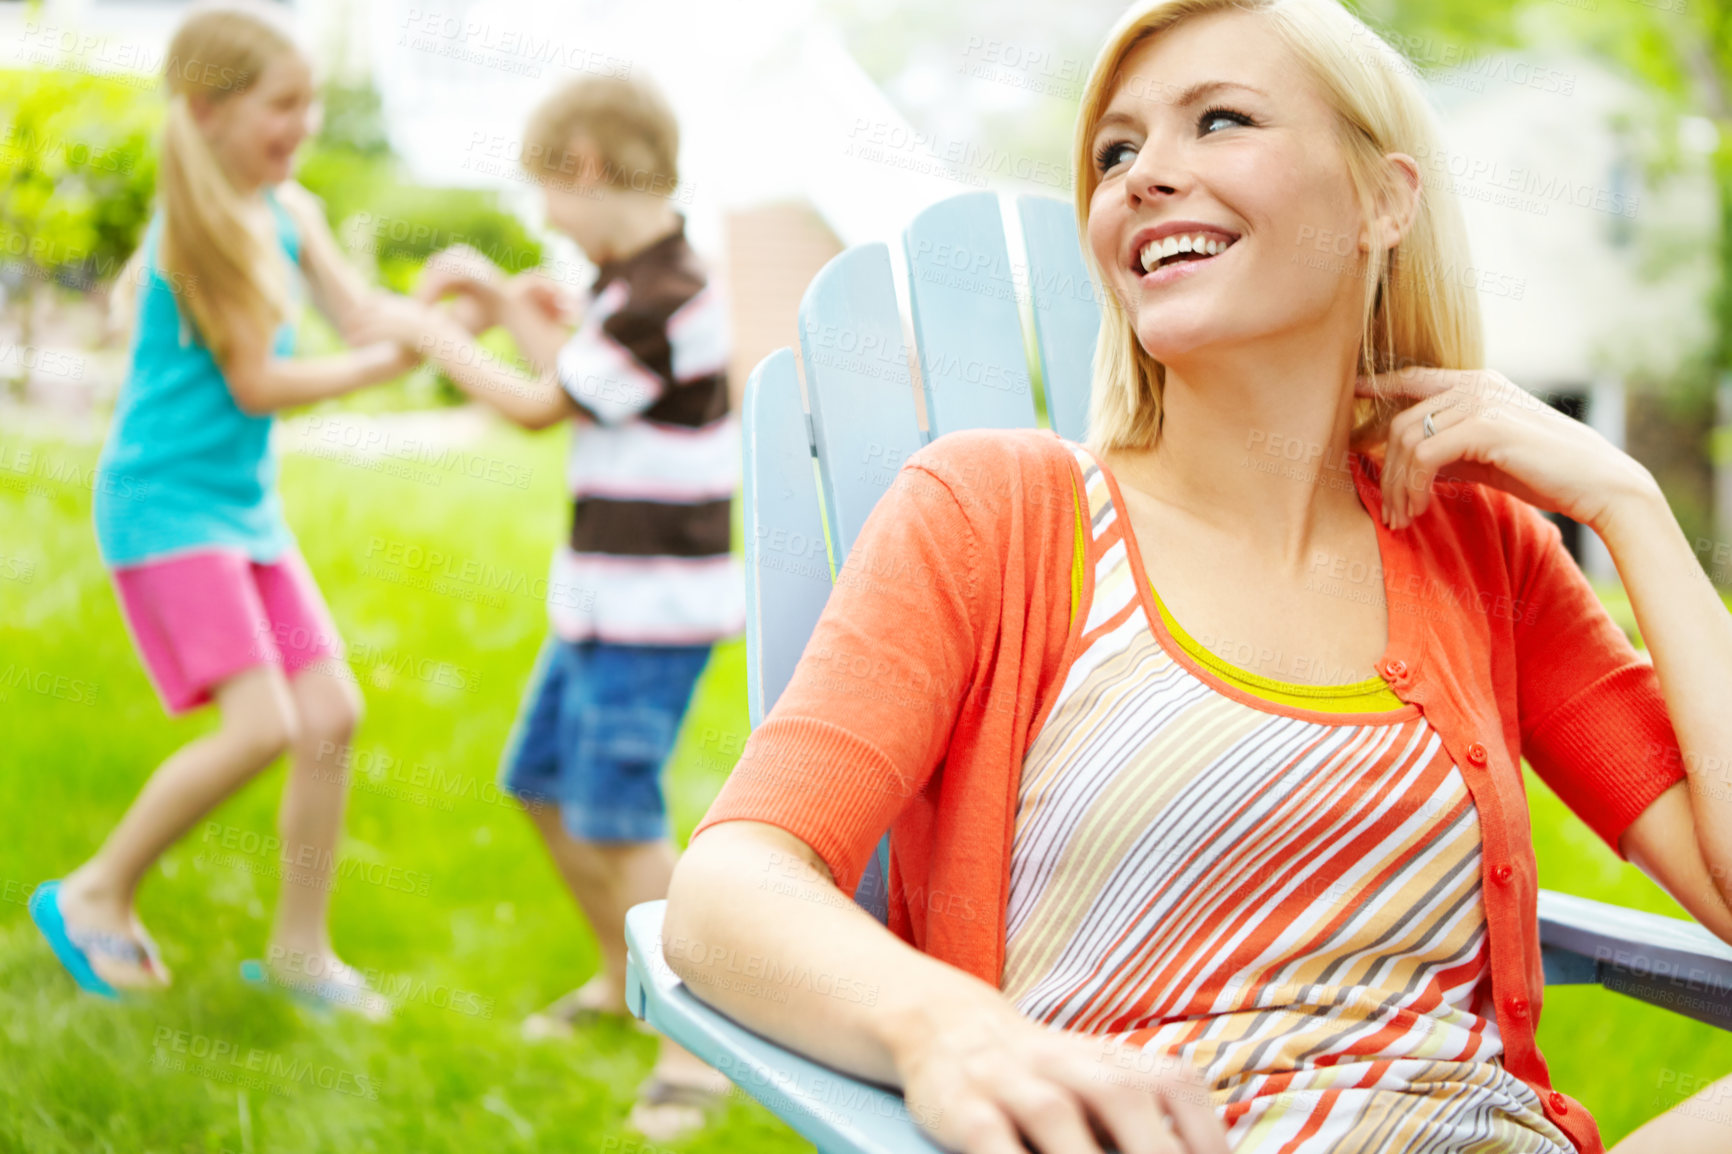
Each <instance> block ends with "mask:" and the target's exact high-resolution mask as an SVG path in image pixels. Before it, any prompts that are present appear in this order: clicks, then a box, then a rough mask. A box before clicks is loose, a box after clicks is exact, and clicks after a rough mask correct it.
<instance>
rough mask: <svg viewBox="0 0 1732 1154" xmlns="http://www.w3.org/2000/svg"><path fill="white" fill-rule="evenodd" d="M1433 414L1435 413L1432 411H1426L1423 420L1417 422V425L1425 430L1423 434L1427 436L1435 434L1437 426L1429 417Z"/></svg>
mask: <svg viewBox="0 0 1732 1154" xmlns="http://www.w3.org/2000/svg"><path fill="white" fill-rule="evenodd" d="M1435 415H1436V414H1433V413H1427V414H1425V420H1423V421H1421V422H1420V423H1419V427H1420V428H1422V429H1424V430H1425V435H1426V436H1427V437H1435V436H1437V426H1436V425H1434V424H1432V423H1431V418H1432V417H1433V416H1435Z"/></svg>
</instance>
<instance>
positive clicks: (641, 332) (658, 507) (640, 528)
mask: <svg viewBox="0 0 1732 1154" xmlns="http://www.w3.org/2000/svg"><path fill="white" fill-rule="evenodd" d="M677 153H678V128H677V125H676V123H675V120H674V117H673V114H672V112H671V110H670V109H669V107H668V105H667V104H666V102H665V101H664V100H663V98H662V97H661V96H660V94H659V93H658V92H657V91H656V90H655V89H653V88H651V87H650V86H649V85H647V84H645V83H644V82H642V81H641V80H634V79H626V78H618V77H584V78H581V79H578V80H575V81H572V82H571V83H569V84H567V85H565V86H564V87H562V88H560V89H559V90H558V91H556V92H554V93H553V94H552V95H550V96H549V97H548V98H547V99H546V100H545V101H544V102H543V103H542V104H541V105H540V106H539V107H538V108H537V109H536V110H535V112H534V113H533V115H532V116H531V118H530V121H529V125H528V127H527V129H526V130H525V132H524V147H523V158H522V160H523V165H524V168H525V169H526V170H528V172H529V173H530V175H531V176H532V177H533V178H534V179H536V180H537V181H538V182H539V183H540V185H541V187H542V191H543V194H544V198H545V204H546V209H547V218H548V223H549V224H550V225H551V226H552V227H554V228H556V229H558V230H560V231H561V232H563V233H565V234H567V235H568V236H570V237H571V238H572V239H573V240H574V241H576V242H577V244H578V245H579V247H581V248H582V249H583V250H584V252H585V254H586V255H587V256H588V257H589V258H590V259H591V260H592V261H593V262H594V263H595V264H596V265H597V266H598V275H597V277H596V280H595V282H594V284H593V285H592V287H591V289H590V291H589V298H588V301H587V307H586V308H585V310H584V314H583V319H582V324H581V326H580V327H579V328H578V329H577V331H576V332H575V333H573V332H571V331H570V330H569V329H568V328H567V327H566V326H565V325H564V324H563V323H562V322H561V320H560V313H561V309H560V307H559V301H558V299H557V298H558V292H557V289H556V288H555V286H554V285H553V284H552V283H551V282H549V281H547V280H544V279H541V278H539V277H537V276H535V275H534V274H525V275H523V276H519V277H514V278H510V279H506V278H504V277H503V276H502V275H501V274H500V273H499V271H498V270H497V269H496V268H494V267H493V265H492V264H491V263H489V262H487V261H486V260H485V259H484V258H481V257H480V254H478V253H475V252H473V251H472V250H463V251H459V250H448V251H447V252H445V253H442V254H440V256H438V257H436V258H435V259H434V260H433V262H431V263H430V265H429V267H428V271H427V274H426V276H425V277H424V279H423V281H422V284H421V285H420V287H419V288H418V289H417V292H416V296H417V297H418V298H419V299H420V300H422V301H433V300H437V299H439V298H440V297H443V296H445V295H447V294H450V293H453V292H455V293H458V294H461V297H462V300H463V303H464V304H465V305H466V306H468V307H469V308H470V309H471V310H472V312H473V313H475V314H479V315H480V316H481V317H482V319H483V320H484V322H485V323H484V326H483V327H486V326H490V325H491V324H494V323H498V324H503V325H504V326H505V327H506V328H507V329H508V330H509V331H510V332H511V334H512V336H513V338H514V339H515V340H516V342H517V346H518V348H519V349H520V350H521V351H522V352H523V354H524V356H525V357H526V358H527V359H528V360H529V361H530V362H532V363H533V365H534V366H535V368H536V369H537V370H538V371H539V373H540V379H539V380H527V379H525V378H524V377H522V376H520V375H519V374H517V373H515V372H512V371H511V370H509V369H507V368H506V367H504V366H502V365H500V364H499V363H498V362H497V361H495V360H493V359H492V358H490V357H489V356H488V355H486V354H485V353H483V352H481V350H480V349H479V347H478V346H477V345H476V344H475V343H474V341H473V340H472V339H471V337H470V334H469V330H468V328H465V327H464V326H463V325H461V324H459V322H458V319H457V318H456V317H454V316H451V315H447V314H445V313H442V312H440V311H438V310H437V309H433V308H431V307H429V306H427V305H416V304H405V305H404V306H402V307H400V308H398V309H396V310H394V311H391V312H388V313H383V312H382V313H380V314H378V315H377V316H376V317H375V320H374V323H375V324H377V325H378V326H380V328H381V329H382V330H383V331H382V332H381V333H379V334H376V335H386V333H388V334H389V335H390V336H391V337H393V338H394V339H397V340H399V341H402V342H403V343H405V344H407V345H409V346H411V347H413V348H416V349H418V350H420V351H421V352H423V354H424V355H426V356H427V357H428V359H429V360H433V361H436V362H437V363H438V364H439V366H440V367H441V368H442V369H443V370H444V371H445V373H446V374H447V375H448V376H450V378H451V379H452V380H453V381H455V382H456V383H457V385H458V386H459V387H460V388H462V389H464V390H465V391H466V392H467V393H469V394H470V395H471V396H473V397H476V398H478V399H480V400H483V401H485V402H486V403H488V404H490V405H492V406H493V407H494V408H496V409H497V410H499V412H501V413H503V414H504V415H505V416H506V417H508V418H510V419H511V420H513V421H515V422H517V423H518V424H520V425H522V426H524V427H525V428H530V429H539V428H545V427H547V426H549V425H553V424H555V423H557V422H559V421H563V420H570V421H572V422H574V424H575V425H576V428H575V429H574V430H573V438H572V447H571V461H570V466H569V468H568V470H567V475H568V479H569V483H570V486H571V492H572V497H573V499H574V508H573V516H572V522H571V531H570V538H569V540H568V541H566V542H565V543H563V544H562V545H561V546H560V547H559V550H558V552H557V554H556V556H555V558H554V563H553V572H552V575H551V577H550V579H549V582H548V598H547V603H548V613H549V618H550V624H551V635H550V636H549V638H548V639H547V642H546V643H545V645H544V646H543V648H542V651H541V655H540V657H539V658H538V659H537V662H536V667H535V672H534V674H533V675H532V678H531V681H530V685H529V688H528V691H527V693H526V695H525V698H524V703H523V708H522V712H521V715H520V716H519V718H518V721H517V724H516V726H515V728H514V732H513V734H512V738H511V741H510V743H509V745H508V748H507V753H506V756H505V759H504V779H505V787H506V788H507V789H508V790H509V791H510V792H512V793H513V794H515V795H516V796H518V797H520V798H522V799H523V800H524V801H525V802H526V803H527V804H528V807H529V815H530V818H531V819H532V821H533V822H534V824H535V828H536V830H537V831H538V832H539V833H540V835H541V837H542V839H543V840H544V841H545V843H546V845H547V848H548V851H549V853H550V854H551V855H552V858H553V860H554V863H555V864H556V865H557V867H558V869H559V872H560V874H561V876H562V878H563V879H564V881H565V883H566V885H567V886H568V887H569V888H570V890H571V892H572V895H573V897H574V898H575V899H576V900H577V903H578V905H579V907H580V908H581V909H582V910H583V913H584V914H585V915H586V916H587V918H588V919H589V922H590V925H591V926H592V927H593V929H594V930H595V933H596V937H597V938H598V939H599V941H600V946H601V952H602V966H601V972H600V973H599V974H598V975H597V976H596V977H595V978H593V979H592V980H591V981H589V982H588V983H586V984H585V985H583V986H581V987H580V988H578V989H576V990H574V991H572V992H571V993H569V994H567V995H565V996H564V997H562V998H560V999H559V1000H558V1001H556V1002H554V1003H553V1004H552V1005H551V1006H549V1007H548V1008H547V1009H546V1010H544V1011H542V1012H541V1013H539V1014H536V1015H534V1016H532V1017H531V1018H530V1019H529V1020H528V1021H526V1022H525V1033H526V1035H527V1036H531V1037H533V1036H541V1035H547V1034H569V1033H570V1032H571V1026H572V1023H573V1022H575V1021H578V1020H581V1019H590V1018H593V1017H595V1016H597V1015H604V1014H622V1015H623V1014H624V1013H625V1012H626V1006H625V936H624V935H625V911H626V910H627V909H628V908H630V907H631V906H633V905H636V904H637V903H639V902H643V901H652V900H655V899H657V898H662V897H666V896H667V883H668V878H669V876H670V874H671V873H672V870H673V864H674V857H675V850H674V846H673V843H672V841H671V840H670V838H669V835H668V828H667V816H666V809H665V806H664V804H663V799H662V793H661V788H660V784H659V781H658V778H659V775H660V773H661V769H662V764H663V762H664V761H665V759H666V758H667V755H668V753H669V752H670V750H671V749H672V747H673V743H674V738H675V735H676V734H677V732H678V730H679V726H680V720H681V718H682V716H683V714H684V712H685V709H686V706H687V704H688V702H689V700H690V698H691V694H692V688H693V686H694V684H695V683H696V681H697V678H698V675H699V673H700V672H701V671H702V670H703V667H704V664H705V662H706V660H707V658H708V655H709V652H710V646H711V644H712V643H713V642H715V641H717V640H719V639H721V638H724V637H728V636H731V635H735V634H738V633H739V632H741V631H742V630H743V629H744V626H745V586H744V580H743V574H742V573H741V571H740V568H739V565H738V562H737V561H736V560H735V559H734V558H733V557H732V556H731V554H730V553H729V530H730V525H731V516H730V510H731V504H732V498H733V493H734V491H735V489H736V488H737V487H738V484H739V429H738V422H737V420H736V419H735V418H734V417H733V416H732V414H731V413H730V412H729V403H728V386H727V377H726V373H725V365H726V361H727V354H728V341H727V318H726V315H725V313H724V311H723V307H722V304H721V301H720V300H719V298H718V296H717V294H716V292H715V291H714V290H713V289H711V288H710V287H709V286H708V284H707V280H706V276H705V272H704V269H703V266H702V265H701V264H700V262H699V261H698V259H697V257H696V256H695V254H694V253H693V252H692V250H691V248H690V247H689V246H688V245H687V243H686V239H685V235H684V224H685V221H684V218H683V217H682V216H681V215H680V214H679V213H678V212H677V211H675V210H674V208H673V207H672V205H671V204H670V202H669V200H668V193H669V192H670V191H671V190H672V189H673V188H674V186H675V185H676V184H677V182H678V179H679V172H678V167H677ZM470 327H473V324H472V325H471V326H470ZM727 1086H728V1083H727V1080H726V1079H725V1078H722V1077H721V1076H720V1075H718V1074H717V1073H716V1072H715V1071H713V1070H711V1069H710V1068H709V1067H708V1066H706V1065H704V1064H703V1063H702V1062H700V1061H699V1060H698V1059H697V1058H695V1057H693V1056H692V1055H690V1054H688V1053H687V1052H686V1051H684V1050H682V1049H680V1048H679V1047H678V1046H676V1045H674V1044H673V1043H672V1042H670V1041H666V1040H664V1041H663V1043H662V1051H661V1057H660V1059H659V1060H658V1062H657V1065H656V1070H655V1072H654V1073H653V1074H652V1075H651V1077H650V1078H649V1079H648V1080H647V1081H646V1082H645V1083H644V1085H643V1087H642V1088H641V1089H640V1091H639V1099H638V1103H637V1105H636V1107H635V1108H634V1110H633V1112H632V1122H633V1124H634V1125H636V1126H637V1127H638V1128H639V1129H641V1130H643V1131H645V1132H646V1133H648V1134H650V1136H651V1137H654V1138H658V1139H663V1140H665V1139H667V1138H671V1137H674V1136H677V1135H678V1134H679V1133H682V1132H684V1131H686V1130H689V1129H692V1128H694V1127H695V1126H698V1125H701V1124H702V1122H703V1109H704V1107H705V1106H706V1105H708V1104H710V1103H712V1102H714V1101H715V1100H716V1099H717V1098H718V1097H719V1096H720V1095H721V1094H722V1093H724V1092H725V1091H726V1089H727Z"/></svg>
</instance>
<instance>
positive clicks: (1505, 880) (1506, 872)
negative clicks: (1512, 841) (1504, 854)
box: [1491, 862, 1515, 886]
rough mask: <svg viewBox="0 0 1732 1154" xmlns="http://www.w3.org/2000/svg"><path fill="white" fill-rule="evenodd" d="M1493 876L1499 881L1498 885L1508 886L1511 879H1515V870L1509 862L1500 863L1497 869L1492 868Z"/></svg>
mask: <svg viewBox="0 0 1732 1154" xmlns="http://www.w3.org/2000/svg"><path fill="white" fill-rule="evenodd" d="M1491 876H1492V878H1493V880H1495V881H1496V882H1497V884H1498V885H1500V886H1507V885H1509V883H1510V881H1511V879H1513V878H1514V877H1515V870H1513V869H1511V868H1510V867H1509V863H1508V862H1505V863H1504V864H1503V865H1500V866H1498V867H1497V868H1496V869H1494V870H1492V871H1491Z"/></svg>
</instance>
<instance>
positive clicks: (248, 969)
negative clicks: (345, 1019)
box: [241, 958, 391, 1022]
mask: <svg viewBox="0 0 1732 1154" xmlns="http://www.w3.org/2000/svg"><path fill="white" fill-rule="evenodd" d="M241 980H242V981H243V982H245V983H246V984H247V985H249V986H252V987H254V988H255V989H260V990H269V991H272V992H277V991H281V992H282V993H284V994H287V995H288V997H289V999H290V1000H291V1001H293V1002H295V1003H296V1004H297V1005H300V1006H304V1007H306V1008H307V1009H309V1010H311V1011H313V1012H314V1013H316V1014H320V1015H329V1014H330V1013H331V1012H332V1011H333V1010H347V1011H349V1012H351V1013H356V1014H359V1015H361V1016H362V1017H363V1018H366V1019H368V1020H369V1021H374V1022H382V1021H384V1020H385V1019H386V1018H389V1017H390V1016H391V1002H390V1000H389V999H387V998H386V997H385V995H383V994H381V993H379V992H378V991H377V990H373V989H369V988H368V987H367V986H365V985H359V986H356V985H350V984H348V983H346V982H339V981H337V980H336V979H335V978H310V977H309V978H293V979H289V978H282V977H279V976H277V975H275V974H272V973H271V972H270V970H268V969H266V968H265V964H264V963H263V962H261V961H259V960H258V959H257V958H248V959H247V960H246V961H244V962H242V963H241Z"/></svg>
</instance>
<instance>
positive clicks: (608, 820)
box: [501, 637, 710, 842]
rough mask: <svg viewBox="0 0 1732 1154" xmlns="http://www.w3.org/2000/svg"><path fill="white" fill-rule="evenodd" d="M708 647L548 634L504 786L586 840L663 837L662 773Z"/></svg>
mask: <svg viewBox="0 0 1732 1154" xmlns="http://www.w3.org/2000/svg"><path fill="white" fill-rule="evenodd" d="M709 656H710V646H708V645H614V644H610V643H608V642H605V641H594V640H587V641H575V642H574V641H564V640H561V639H560V638H558V637H549V638H548V639H547V641H546V642H545V643H544V644H543V645H542V647H541V655H540V656H539V657H537V658H536V659H535V671H534V673H532V674H531V675H530V679H529V689H528V691H527V692H526V693H525V694H524V697H523V706H522V709H521V712H520V713H519V714H518V717H517V722H516V724H515V725H514V726H513V727H512V731H511V738H510V740H509V741H508V742H507V743H506V748H505V757H504V764H503V766H502V774H501V785H502V786H503V788H504V789H505V791H506V792H507V793H510V794H512V795H513V796H516V797H519V798H521V799H523V800H524V801H534V802H544V803H557V804H558V806H559V812H560V816H561V818H562V819H563V820H564V823H565V828H566V829H567V830H569V831H570V832H571V835H572V836H573V837H576V838H581V839H583V840H585V841H618V842H643V841H658V840H660V839H661V838H664V837H666V836H667V835H668V817H667V804H666V802H665V801H664V800H663V798H662V788H661V773H662V766H663V765H664V764H665V763H666V762H667V759H668V754H669V753H671V752H672V751H673V747H674V739H675V738H676V737H678V735H679V730H680V719H681V718H683V717H684V716H685V712H686V706H687V705H688V704H690V702H691V699H692V690H693V688H694V687H695V686H696V685H697V681H698V675H699V674H700V673H702V672H703V670H704V663H705V662H706V661H708V660H709Z"/></svg>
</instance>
